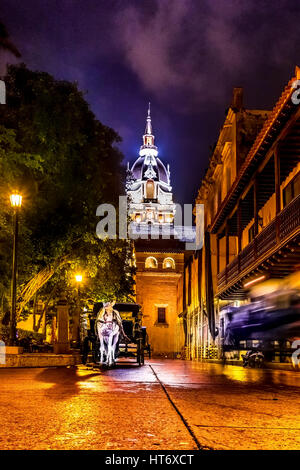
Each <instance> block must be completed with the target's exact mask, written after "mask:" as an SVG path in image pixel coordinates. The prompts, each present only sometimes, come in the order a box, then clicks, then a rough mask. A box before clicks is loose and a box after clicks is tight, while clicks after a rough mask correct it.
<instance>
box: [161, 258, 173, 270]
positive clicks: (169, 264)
mask: <svg viewBox="0 0 300 470" xmlns="http://www.w3.org/2000/svg"><path fill="white" fill-rule="evenodd" d="M163 269H175V261H174V260H173V258H165V259H164V262H163Z"/></svg>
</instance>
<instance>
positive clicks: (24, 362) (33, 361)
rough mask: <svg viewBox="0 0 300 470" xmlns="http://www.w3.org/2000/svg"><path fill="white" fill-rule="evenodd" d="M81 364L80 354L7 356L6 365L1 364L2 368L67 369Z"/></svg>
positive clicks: (23, 354)
mask: <svg viewBox="0 0 300 470" xmlns="http://www.w3.org/2000/svg"><path fill="white" fill-rule="evenodd" d="M80 363H81V357H80V354H79V353H74V354H54V353H22V354H6V358H5V364H1V363H0V368H9V367H66V366H75V365H77V364H80Z"/></svg>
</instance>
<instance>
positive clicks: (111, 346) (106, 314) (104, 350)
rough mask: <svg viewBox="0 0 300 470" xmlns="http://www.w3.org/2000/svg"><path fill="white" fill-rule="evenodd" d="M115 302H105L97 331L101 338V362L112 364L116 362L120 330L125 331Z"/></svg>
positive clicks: (99, 316) (100, 313) (97, 324)
mask: <svg viewBox="0 0 300 470" xmlns="http://www.w3.org/2000/svg"><path fill="white" fill-rule="evenodd" d="M113 306H114V303H111V302H108V303H107V304H104V307H103V309H102V310H100V312H99V314H98V317H97V320H96V331H97V334H98V337H99V340H100V363H101V364H103V363H104V358H105V359H106V361H105V363H106V364H107V365H108V366H112V365H113V364H115V362H116V357H115V351H116V345H117V342H118V339H119V335H120V332H122V331H123V328H122V319H121V316H120V314H119V312H118V311H117V310H114V309H113Z"/></svg>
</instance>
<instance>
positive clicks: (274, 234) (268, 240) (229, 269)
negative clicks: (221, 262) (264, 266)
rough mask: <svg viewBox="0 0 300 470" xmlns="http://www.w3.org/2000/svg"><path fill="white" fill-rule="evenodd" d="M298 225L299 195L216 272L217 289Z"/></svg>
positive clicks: (299, 219) (299, 211) (260, 256)
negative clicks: (229, 261)
mask: <svg viewBox="0 0 300 470" xmlns="http://www.w3.org/2000/svg"><path fill="white" fill-rule="evenodd" d="M299 227H300V195H299V196H297V197H296V198H295V199H294V200H293V201H291V202H290V203H289V204H288V205H287V206H286V207H285V208H284V209H283V210H282V211H281V212H280V213H279V214H278V215H277V217H276V218H275V219H273V220H272V222H271V223H269V224H268V225H267V226H266V227H265V228H264V229H263V230H262V231H261V232H260V233H259V234H258V235H257V236H256V237H255V238H254V240H252V242H251V243H249V245H247V246H246V247H245V248H244V249H243V250H242V251H241V252H240V253H239V255H237V256H236V257H235V258H234V259H233V261H231V263H229V264H228V265H227V266H226V268H225V269H224V270H223V271H222V272H221V273H219V274H218V291H221V290H222V289H223V288H224V287H225V286H226V285H227V284H228V283H231V282H232V281H233V280H234V279H235V278H237V277H238V276H239V275H240V274H241V273H243V271H245V272H246V271H247V268H249V267H251V265H254V264H255V263H256V261H257V260H258V259H259V258H263V255H264V254H267V253H268V252H269V251H270V250H272V248H274V247H275V246H276V245H279V244H281V242H283V241H284V240H285V239H286V238H288V237H289V235H291V234H292V233H293V232H294V231H295V230H296V229H297V228H299Z"/></svg>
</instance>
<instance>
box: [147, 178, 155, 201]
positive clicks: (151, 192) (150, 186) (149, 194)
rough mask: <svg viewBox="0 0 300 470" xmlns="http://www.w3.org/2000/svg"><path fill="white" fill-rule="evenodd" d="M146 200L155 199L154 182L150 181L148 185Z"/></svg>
mask: <svg viewBox="0 0 300 470" xmlns="http://www.w3.org/2000/svg"><path fill="white" fill-rule="evenodd" d="M146 198H147V199H154V181H153V180H148V181H147V183H146Z"/></svg>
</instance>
